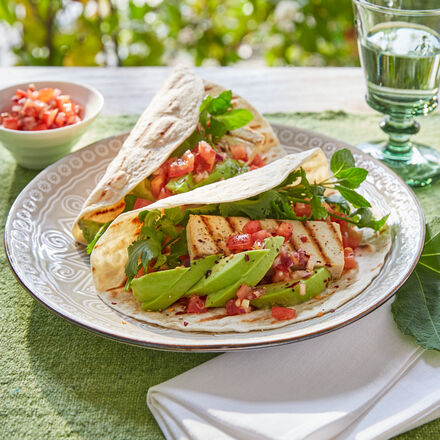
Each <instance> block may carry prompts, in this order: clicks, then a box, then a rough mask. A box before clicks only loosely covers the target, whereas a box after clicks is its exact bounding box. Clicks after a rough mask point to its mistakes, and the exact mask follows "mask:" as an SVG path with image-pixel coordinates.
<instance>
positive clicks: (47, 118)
mask: <svg viewBox="0 0 440 440" xmlns="http://www.w3.org/2000/svg"><path fill="white" fill-rule="evenodd" d="M57 113H58V110H57V109H56V108H55V109H53V110H47V111H45V112H44V113H43V122H44V123H45V124H46V125H47V126H48V127H50V126H51V125H52V124H53V123H54V121H55V117H56V115H57Z"/></svg>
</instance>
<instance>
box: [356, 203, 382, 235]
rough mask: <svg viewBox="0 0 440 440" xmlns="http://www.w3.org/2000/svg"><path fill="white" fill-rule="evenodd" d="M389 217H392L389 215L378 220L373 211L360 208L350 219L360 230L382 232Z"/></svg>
mask: <svg viewBox="0 0 440 440" xmlns="http://www.w3.org/2000/svg"><path fill="white" fill-rule="evenodd" d="M389 216H390V215H389V214H387V215H384V216H383V217H382V218H381V219H379V220H376V219H375V218H374V215H373V213H372V212H371V209H368V208H359V209H357V210H356V211H354V212H353V213H352V214H351V215H350V218H351V219H352V220H355V224H356V226H357V227H358V228H371V229H373V230H375V231H380V230H381V229H382V228H383V226H384V225H385V223H386V221H387V219H388V217H389Z"/></svg>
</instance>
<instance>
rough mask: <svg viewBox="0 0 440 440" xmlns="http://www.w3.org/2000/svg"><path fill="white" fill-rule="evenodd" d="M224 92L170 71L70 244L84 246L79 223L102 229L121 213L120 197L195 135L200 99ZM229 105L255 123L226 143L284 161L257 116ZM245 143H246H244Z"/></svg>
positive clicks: (241, 104) (189, 73) (184, 71)
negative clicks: (96, 224)
mask: <svg viewBox="0 0 440 440" xmlns="http://www.w3.org/2000/svg"><path fill="white" fill-rule="evenodd" d="M224 90H225V89H224V88H223V87H221V86H219V85H216V84H213V83H209V82H204V81H203V80H202V79H201V78H199V77H198V76H197V75H196V74H195V72H194V71H193V70H192V69H190V68H188V67H183V66H177V67H176V68H175V69H174V70H173V72H172V74H171V76H170V77H169V78H168V79H167V80H166V81H165V83H164V84H163V85H162V87H161V88H160V90H159V91H158V93H157V94H156V95H155V97H154V98H153V100H152V101H151V103H150V105H149V106H148V107H147V109H146V110H145V111H144V113H143V114H142V115H141V117H140V118H139V120H138V121H137V123H136V125H135V126H134V128H133V130H132V131H131V133H130V135H129V136H128V137H127V139H126V140H125V142H124V144H123V145H122V148H121V150H120V151H119V153H118V155H117V156H116V157H115V158H114V159H113V161H112V162H111V163H110V165H109V166H108V167H107V170H106V172H105V174H104V176H103V177H102V179H101V180H100V181H99V183H98V185H97V186H96V188H95V189H94V190H93V191H92V193H91V194H90V196H89V197H88V198H87V200H86V201H85V203H84V205H83V207H82V209H81V212H80V214H79V215H78V217H77V218H76V220H75V223H74V226H73V230H72V233H73V236H74V238H75V240H77V241H78V242H80V243H83V244H87V242H86V240H85V239H84V236H83V233H82V231H81V229H80V228H79V226H78V222H79V220H81V219H88V220H94V221H96V222H100V223H107V222H109V221H112V220H113V219H115V218H116V217H117V216H118V215H119V214H120V213H121V212H122V211H123V210H124V207H125V203H124V197H125V196H126V195H127V194H128V193H129V192H130V191H132V190H133V188H135V186H136V185H137V184H139V183H140V182H141V181H142V180H144V179H146V178H147V177H148V176H150V175H151V173H153V172H154V171H155V170H157V169H158V168H159V167H160V166H161V165H162V164H163V163H164V162H165V161H166V160H167V159H168V158H169V157H170V156H171V155H172V153H173V151H174V150H175V149H176V148H177V147H179V146H180V145H181V144H182V142H183V141H185V140H186V139H187V138H188V137H189V136H190V135H191V134H192V133H193V131H194V130H195V129H196V127H197V124H198V121H199V109H200V104H201V103H202V101H203V99H204V97H205V96H206V95H211V96H217V95H218V94H220V93H221V92H222V91H224ZM232 103H233V105H234V107H238V108H245V109H248V110H249V111H251V112H252V114H253V115H254V119H253V120H252V121H251V122H250V123H249V124H248V125H247V126H245V127H243V128H242V129H239V130H234V131H233V132H232V133H230V134H229V136H228V137H229V138H231V139H232V140H233V141H234V140H235V141H236V142H241V143H244V144H246V145H249V146H251V147H255V148H253V150H252V155H256V154H265V155H266V156H267V158H268V162H271V161H274V160H276V159H278V158H280V157H283V156H284V155H285V154H286V153H285V152H284V150H283V149H282V147H281V146H280V144H279V141H278V139H277V137H276V135H275V133H274V132H273V130H272V128H271V126H270V125H269V123H268V122H267V121H266V120H265V119H264V118H263V117H262V116H261V114H260V113H259V112H258V111H257V110H256V109H255V108H254V107H252V106H251V105H250V104H249V103H248V102H247V101H246V100H245V99H243V98H242V97H240V96H238V95H235V94H234V95H233V97H232ZM246 138H247V139H250V140H251V141H249V142H247V141H246ZM252 139H253V141H254V142H252ZM251 157H252V156H251Z"/></svg>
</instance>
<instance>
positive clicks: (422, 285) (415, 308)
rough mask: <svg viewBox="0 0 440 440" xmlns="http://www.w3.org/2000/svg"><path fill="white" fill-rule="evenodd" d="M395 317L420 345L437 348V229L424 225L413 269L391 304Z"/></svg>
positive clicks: (439, 300)
mask: <svg viewBox="0 0 440 440" xmlns="http://www.w3.org/2000/svg"><path fill="white" fill-rule="evenodd" d="M391 311H392V313H393V317H394V321H395V322H396V324H397V327H399V329H400V331H401V332H402V333H403V334H405V335H410V336H413V337H414V339H415V341H416V342H417V344H418V345H420V346H421V347H423V348H425V349H427V350H429V349H434V350H439V351H440V232H437V233H436V234H435V235H431V228H430V227H428V228H427V235H426V241H425V247H424V248H423V253H422V256H421V258H420V261H419V263H418V264H417V266H416V269H415V270H414V272H413V273H412V274H411V276H410V277H409V278H408V281H407V282H406V283H405V284H404V285H403V287H401V288H400V289H399V292H398V293H397V297H396V299H395V301H394V302H393V304H392V305H391Z"/></svg>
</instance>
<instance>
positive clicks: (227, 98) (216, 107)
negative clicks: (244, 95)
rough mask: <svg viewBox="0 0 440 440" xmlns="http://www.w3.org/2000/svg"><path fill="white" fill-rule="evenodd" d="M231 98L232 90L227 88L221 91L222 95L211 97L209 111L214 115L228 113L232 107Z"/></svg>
mask: <svg viewBox="0 0 440 440" xmlns="http://www.w3.org/2000/svg"><path fill="white" fill-rule="evenodd" d="M231 100H232V91H231V90H225V91H224V92H221V93H220V95H218V96H217V97H215V98H212V99H211V101H210V103H209V105H208V112H209V113H211V115H214V116H217V115H222V114H224V113H226V112H227V111H228V110H229V109H230V108H232V103H231Z"/></svg>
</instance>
